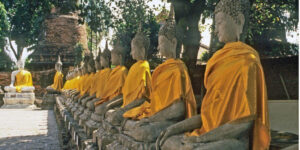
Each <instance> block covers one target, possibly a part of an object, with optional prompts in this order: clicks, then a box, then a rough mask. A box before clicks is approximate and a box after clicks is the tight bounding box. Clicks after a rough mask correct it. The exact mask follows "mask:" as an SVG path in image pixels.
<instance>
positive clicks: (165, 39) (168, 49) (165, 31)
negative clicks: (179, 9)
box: [157, 4, 177, 58]
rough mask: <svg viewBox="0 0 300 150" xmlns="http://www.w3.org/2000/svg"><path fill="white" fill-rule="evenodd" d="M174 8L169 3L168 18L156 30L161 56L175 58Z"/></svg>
mask: <svg viewBox="0 0 300 150" xmlns="http://www.w3.org/2000/svg"><path fill="white" fill-rule="evenodd" d="M173 14H174V8H173V5H172V4H171V10H170V14H169V18H168V20H167V22H166V24H164V25H163V26H162V27H161V28H160V29H159V32H158V48H157V49H158V50H159V52H160V54H161V55H162V56H165V57H167V58H175V57H176V45H177V38H176V24H175V20H174V18H173Z"/></svg>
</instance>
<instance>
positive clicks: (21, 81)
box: [4, 60, 35, 93]
mask: <svg viewBox="0 0 300 150" xmlns="http://www.w3.org/2000/svg"><path fill="white" fill-rule="evenodd" d="M17 67H18V70H16V71H13V72H12V73H11V83H10V85H9V86H6V87H5V88H4V89H5V91H7V92H19V93H20V92H33V91H34V89H35V88H34V87H33V84H32V77H31V73H30V72H29V71H27V70H25V69H24V62H23V61H22V60H19V61H18V62H17Z"/></svg>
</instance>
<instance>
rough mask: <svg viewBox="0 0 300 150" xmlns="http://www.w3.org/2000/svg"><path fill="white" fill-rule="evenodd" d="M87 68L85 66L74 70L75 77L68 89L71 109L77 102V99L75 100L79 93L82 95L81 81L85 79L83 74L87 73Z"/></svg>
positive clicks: (68, 105) (69, 107) (68, 106)
mask: <svg viewBox="0 0 300 150" xmlns="http://www.w3.org/2000/svg"><path fill="white" fill-rule="evenodd" d="M85 72H86V69H83V67H81V68H78V69H76V71H75V72H74V74H73V76H74V78H73V79H72V80H71V82H70V89H71V90H69V91H68V95H67V104H66V105H67V108H68V109H71V108H72V107H73V105H74V104H75V101H74V100H73V99H74V98H76V97H77V96H78V95H80V89H81V88H80V87H81V85H82V84H81V82H82V80H83V75H84V74H85Z"/></svg>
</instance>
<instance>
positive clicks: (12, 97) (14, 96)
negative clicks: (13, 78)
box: [3, 92, 35, 105]
mask: <svg viewBox="0 0 300 150" xmlns="http://www.w3.org/2000/svg"><path fill="white" fill-rule="evenodd" d="M34 100H35V94H34V93H33V92H28V93H18V92H7V93H5V95H4V98H3V101H4V104H6V105H13V104H30V105H33V104H34Z"/></svg>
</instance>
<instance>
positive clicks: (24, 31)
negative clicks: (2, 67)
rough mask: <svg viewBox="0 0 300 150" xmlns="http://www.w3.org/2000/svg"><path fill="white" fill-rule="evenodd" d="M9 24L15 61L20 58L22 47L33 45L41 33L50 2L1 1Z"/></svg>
mask: <svg viewBox="0 0 300 150" xmlns="http://www.w3.org/2000/svg"><path fill="white" fill-rule="evenodd" d="M2 3H3V4H4V6H5V9H6V10H7V16H8V20H9V23H10V29H9V35H8V36H9V38H10V41H11V40H15V41H16V44H17V45H18V49H17V50H14V54H15V56H16V58H17V59H19V58H21V54H22V51H23V48H24V47H27V46H29V45H32V44H35V43H37V41H38V36H39V34H40V32H41V31H42V28H41V25H42V23H43V21H44V19H45V16H46V15H47V14H48V13H49V12H50V9H51V7H53V5H52V1H51V0H43V1H39V0H13V1H11V0H2Z"/></svg>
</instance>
